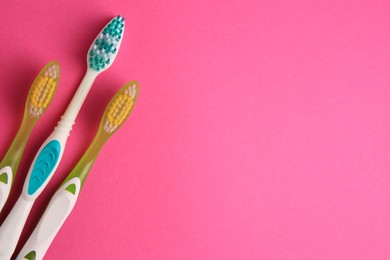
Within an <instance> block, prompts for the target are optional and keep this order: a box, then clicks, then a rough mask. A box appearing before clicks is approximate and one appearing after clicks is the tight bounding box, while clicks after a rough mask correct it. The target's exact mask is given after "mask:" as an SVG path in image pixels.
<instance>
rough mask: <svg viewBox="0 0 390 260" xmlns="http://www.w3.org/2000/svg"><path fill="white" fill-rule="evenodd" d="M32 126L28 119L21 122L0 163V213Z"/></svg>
mask: <svg viewBox="0 0 390 260" xmlns="http://www.w3.org/2000/svg"><path fill="white" fill-rule="evenodd" d="M34 124H35V122H34V121H30V120H28V119H27V120H26V119H25V120H24V121H23V122H22V125H21V127H20V129H19V131H18V133H17V134H16V136H15V138H14V141H13V142H12V144H11V146H10V148H9V149H8V151H7V153H6V155H5V156H4V158H3V160H2V161H1V163H0V212H1V210H2V209H3V207H4V205H5V203H6V201H7V199H8V196H9V194H10V191H11V186H12V184H13V182H14V179H15V175H16V172H17V170H18V166H19V162H20V159H21V158H22V154H23V151H24V148H25V147H26V143H27V140H28V137H29V135H30V132H31V129H32V128H33V126H34Z"/></svg>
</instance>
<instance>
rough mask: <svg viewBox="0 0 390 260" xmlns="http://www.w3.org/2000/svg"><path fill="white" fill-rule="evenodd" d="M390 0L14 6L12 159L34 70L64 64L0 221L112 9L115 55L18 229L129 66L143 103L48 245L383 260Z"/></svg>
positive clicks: (77, 150) (2, 147)
mask: <svg viewBox="0 0 390 260" xmlns="http://www.w3.org/2000/svg"><path fill="white" fill-rule="evenodd" d="M389 12H390V5H389V3H388V1H385V0H379V1H345V0H331V1H313V0H298V1H288V0H285V1H271V0H269V1H259V0H255V1H238V0H237V1H231V0H225V1H204V0H191V1H173V0H171V1H127V2H126V1H119V0H111V1H79V0H68V1H21V0H16V1H7V3H5V2H4V3H3V7H2V15H1V16H0V29H1V30H0V31H1V35H2V37H1V48H0V56H1V59H0V66H1V70H0V93H1V95H0V113H1V119H2V130H1V132H2V136H1V138H0V153H1V154H2V155H3V154H4V153H5V151H6V150H7V148H8V146H9V144H10V143H11V141H12V138H13V136H14V135H15V133H16V131H17V129H18V127H19V124H20V122H21V118H22V114H23V110H24V101H25V98H26V96H27V93H28V90H29V87H30V85H31V83H32V81H33V79H34V77H35V76H36V74H37V73H38V72H39V70H40V69H41V68H42V67H43V66H44V65H45V64H46V63H47V62H48V61H49V60H52V59H55V60H58V61H59V62H60V64H61V68H62V70H61V81H60V85H59V88H58V91H57V94H56V97H55V99H54V101H53V103H52V105H51V106H50V108H49V110H48V111H47V113H46V114H45V115H44V116H43V118H42V119H41V121H39V123H38V124H37V126H36V128H35V129H34V131H33V133H32V136H31V139H30V141H29V143H28V145H27V148H26V151H25V154H24V156H23V158H22V163H21V167H20V168H19V172H18V175H17V180H16V183H15V186H14V189H13V193H12V196H11V199H10V200H9V203H8V204H7V207H6V209H5V212H3V213H2V215H1V216H0V221H2V220H3V219H4V218H5V214H4V213H6V212H8V211H9V210H10V208H11V206H12V203H13V202H15V200H16V198H17V196H18V195H19V193H20V191H21V187H22V185H23V181H24V177H25V175H26V173H27V170H28V168H29V164H30V163H31V161H32V159H33V157H34V155H35V153H36V151H37V149H38V148H39V146H40V145H41V143H42V142H43V141H44V139H45V138H46V137H47V136H48V135H49V134H50V132H51V131H52V129H53V127H54V126H55V124H56V122H57V120H58V119H59V117H60V116H61V114H62V113H63V112H64V110H65V108H66V106H67V104H68V103H69V101H70V99H71V97H72V95H73V93H74V92H75V90H76V88H77V86H78V83H79V82H80V80H81V78H82V76H83V74H84V72H85V69H86V53H87V49H88V47H89V45H90V44H91V42H92V40H93V39H94V37H95V36H96V34H97V33H98V32H99V31H100V29H101V28H102V27H103V26H104V25H105V24H106V22H108V21H109V19H110V18H111V17H112V16H115V15H117V14H118V13H119V14H121V15H122V16H124V17H125V18H126V30H125V36H124V41H123V43H122V47H121V49H120V51H119V54H118V57H117V60H116V61H115V63H114V64H113V66H112V67H111V68H110V69H109V70H108V71H106V72H105V73H103V74H102V75H101V76H100V77H99V78H98V79H97V80H96V82H95V85H94V86H93V88H92V90H91V92H90V95H89V96H88V98H87V100H86V102H85V104H84V106H83V108H82V110H81V112H80V114H79V117H78V118H77V123H76V125H75V127H74V130H73V131H72V133H71V136H70V138H69V141H68V146H67V150H66V152H65V155H64V158H63V161H62V163H61V165H60V167H59V169H58V171H57V173H56V175H55V176H54V177H53V179H52V181H51V182H50V184H49V186H48V188H47V190H45V192H44V193H43V194H42V196H41V197H40V198H39V200H38V201H37V203H36V205H35V207H34V209H33V212H32V215H31V216H30V218H29V221H28V226H27V228H26V229H25V231H24V233H23V237H22V240H21V242H24V241H25V240H26V239H27V237H28V235H29V234H30V232H31V231H32V229H33V227H34V225H35V224H36V222H37V221H38V219H39V216H40V214H41V212H42V210H43V209H44V207H45V206H46V204H47V202H48V200H49V198H50V195H51V194H52V192H53V191H54V190H55V189H56V187H57V186H58V185H59V184H60V183H61V181H62V180H63V179H64V178H65V176H66V175H67V173H68V172H69V171H70V170H71V169H72V168H73V166H74V165H75V163H76V162H77V160H78V159H79V158H80V156H81V155H82V154H83V152H84V150H85V149H86V148H87V146H88V144H89V143H90V141H91V140H92V138H93V136H94V134H95V131H96V130H97V127H98V124H99V121H100V117H101V115H102V113H103V111H104V109H105V106H106V104H107V102H108V101H109V100H110V98H111V96H112V95H113V94H114V93H115V92H116V91H117V90H118V89H119V88H120V87H121V86H122V85H124V84H125V83H126V82H128V81H130V80H133V79H136V80H138V81H139V83H140V88H141V89H140V95H139V99H138V102H137V104H136V106H135V109H134V111H133V114H132V115H131V117H130V119H129V120H128V122H126V124H125V125H124V126H123V127H122V129H120V130H119V131H118V132H117V133H116V134H115V135H114V136H113V137H112V138H111V140H109V142H108V143H107V144H106V146H105V147H104V148H103V150H102V151H101V154H100V155H99V157H98V160H97V161H96V163H95V165H94V167H93V170H92V172H91V174H90V176H89V178H88V180H87V182H86V185H85V188H84V189H83V191H82V193H81V197H80V199H79V201H78V204H77V205H76V207H75V209H74V211H73V212H72V214H71V216H70V218H69V219H68V221H67V222H66V223H65V225H64V226H63V228H62V229H61V231H60V233H59V234H58V236H57V238H56V239H55V241H54V243H53V244H52V247H51V248H50V250H49V252H48V254H47V258H46V259H190V260H195V259H232V260H233V259H310V260H312V259H355V260H356V259H390V247H389V236H390V203H389V199H390V137H389V136H390V135H389V133H390V105H389V104H390V73H389V71H390V30H389V28H390V18H389ZM21 246H22V243H20V244H19V246H18V250H20V248H21Z"/></svg>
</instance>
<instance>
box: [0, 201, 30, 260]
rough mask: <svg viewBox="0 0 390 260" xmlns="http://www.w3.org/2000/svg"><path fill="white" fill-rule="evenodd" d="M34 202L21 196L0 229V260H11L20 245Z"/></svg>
mask: <svg viewBox="0 0 390 260" xmlns="http://www.w3.org/2000/svg"><path fill="white" fill-rule="evenodd" d="M32 205H33V202H32V201H30V200H28V199H26V198H24V197H23V196H20V197H19V199H18V200H17V201H16V204H15V206H14V207H13V208H12V210H11V212H10V213H9V215H8V217H7V218H6V219H5V221H4V222H3V224H2V225H1V227H0V260H9V259H10V258H11V256H12V254H13V252H14V250H15V247H16V245H17V243H18V240H19V236H20V234H21V233H22V230H23V226H24V223H25V222H26V220H27V217H28V214H29V213H30V210H31V208H32Z"/></svg>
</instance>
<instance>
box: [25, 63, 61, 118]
mask: <svg viewBox="0 0 390 260" xmlns="http://www.w3.org/2000/svg"><path fill="white" fill-rule="evenodd" d="M59 78H60V65H59V64H58V63H57V62H56V61H51V62H49V63H48V64H46V66H45V67H44V68H43V69H42V70H41V72H39V74H38V76H37V77H36V78H35V80H34V82H33V84H32V86H31V88H30V92H29V93H28V98H27V102H26V110H27V111H28V113H29V114H30V115H31V116H32V117H34V118H36V119H38V118H40V117H41V116H42V114H43V113H44V112H45V111H46V109H47V107H48V106H49V104H50V102H51V101H52V99H53V97H54V93H55V92H56V89H57V85H58V81H59Z"/></svg>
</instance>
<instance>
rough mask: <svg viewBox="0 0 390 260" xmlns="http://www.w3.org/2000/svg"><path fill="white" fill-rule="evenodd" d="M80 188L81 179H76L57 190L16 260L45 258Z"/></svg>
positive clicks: (70, 210) (74, 202)
mask: <svg viewBox="0 0 390 260" xmlns="http://www.w3.org/2000/svg"><path fill="white" fill-rule="evenodd" d="M80 187H81V182H80V179H79V178H77V177H75V178H72V179H70V180H69V181H67V182H66V183H64V184H63V185H62V186H61V187H60V188H59V189H58V190H57V192H56V193H55V194H54V195H53V197H52V199H51V200H50V202H49V205H48V206H47V208H46V210H45V212H44V213H43V215H42V217H41V219H40V221H39V223H38V225H37V226H36V227H35V229H34V231H33V233H32V234H31V236H30V237H29V239H28V240H27V242H26V244H25V245H24V246H23V248H22V250H21V251H20V253H19V255H18V257H17V258H16V259H26V258H27V257H26V256H28V255H29V254H30V255H31V254H34V255H35V258H34V259H42V258H43V257H44V256H45V254H46V252H47V250H48V249H49V246H50V244H51V243H52V242H53V240H54V238H55V236H56V235H57V233H58V231H59V230H60V228H61V227H62V225H63V224H64V222H65V220H66V219H67V217H68V216H69V214H70V213H71V212H72V210H73V207H74V205H75V204H76V201H77V198H78V196H79V192H80Z"/></svg>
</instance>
